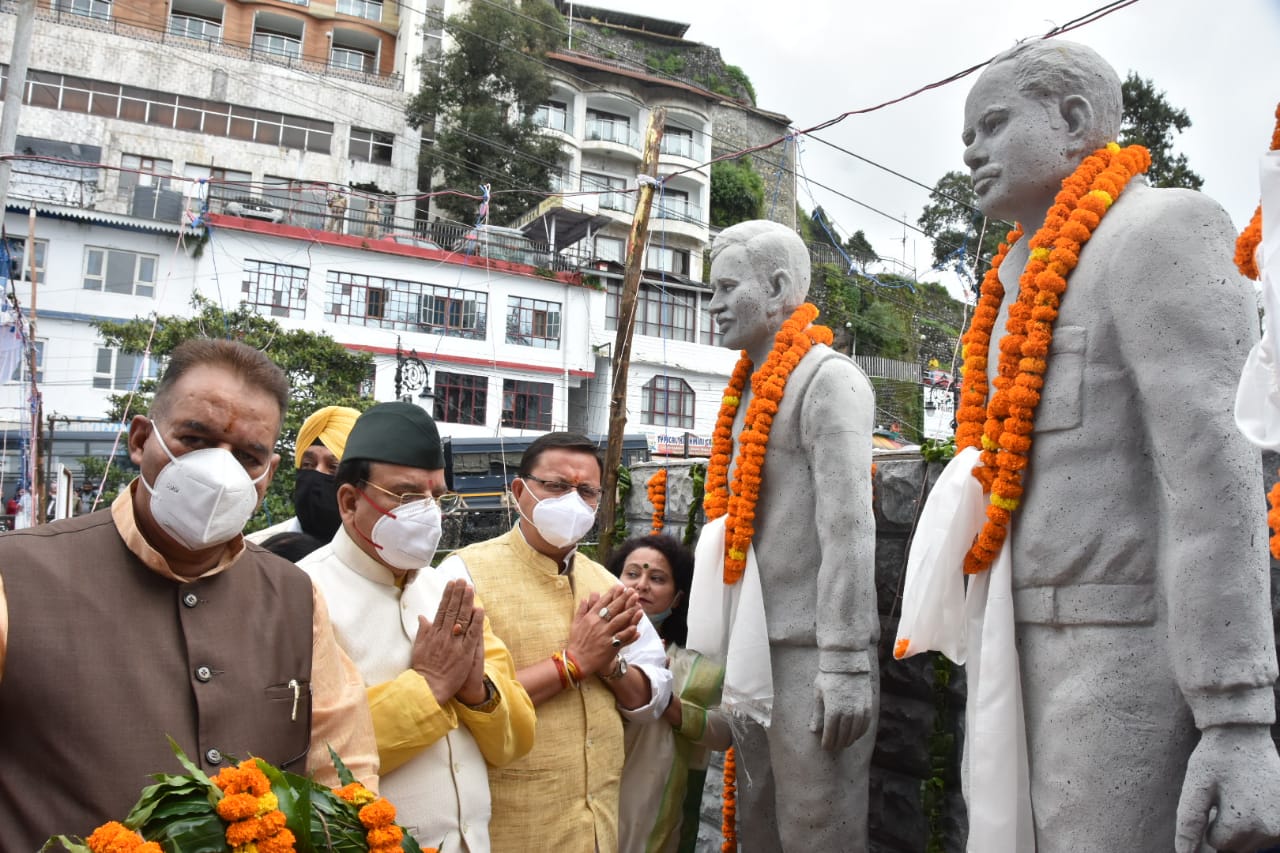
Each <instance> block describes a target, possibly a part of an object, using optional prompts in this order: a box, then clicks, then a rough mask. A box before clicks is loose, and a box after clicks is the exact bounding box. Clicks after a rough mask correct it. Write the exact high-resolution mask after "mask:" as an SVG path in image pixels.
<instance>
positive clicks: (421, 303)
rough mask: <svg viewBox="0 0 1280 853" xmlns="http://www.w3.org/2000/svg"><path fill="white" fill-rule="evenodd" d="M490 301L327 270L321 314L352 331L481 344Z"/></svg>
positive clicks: (477, 293) (469, 293) (465, 292)
mask: <svg viewBox="0 0 1280 853" xmlns="http://www.w3.org/2000/svg"><path fill="white" fill-rule="evenodd" d="M488 301H489V295H488V294H487V293H483V292H481V291H478V290H466V289H464V288H460V287H442V286H439V285H434V284H425V283H423V282H418V281H405V280H403V279H392V278H382V277H380V276H372V275H363V274H361V273H350V272H338V271H336V270H330V271H329V273H328V276H327V279H326V293H325V315H326V316H328V317H329V318H331V319H332V320H334V321H335V322H339V323H350V324H351V325H354V326H378V327H381V328H384V329H398V330H401V331H406V332H431V333H432V334H437V335H447V336H449V337H451V338H466V339H468V340H484V337H485V330H486V328H487V321H486V318H487V316H488V304H489V302H488Z"/></svg>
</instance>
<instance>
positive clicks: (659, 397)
mask: <svg viewBox="0 0 1280 853" xmlns="http://www.w3.org/2000/svg"><path fill="white" fill-rule="evenodd" d="M641 396H642V398H643V401H644V409H643V411H642V413H641V416H640V419H641V422H642V423H646V424H654V425H655V426H666V427H675V428H677V429H693V409H694V394H693V388H691V387H689V383H688V382H685V381H684V380H683V379H680V378H679V377H676V376H654V377H653V378H652V379H650V380H649V381H648V382H646V383H645V384H644V385H643V387H642V388H641Z"/></svg>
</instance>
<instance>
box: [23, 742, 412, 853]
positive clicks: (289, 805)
mask: <svg viewBox="0 0 1280 853" xmlns="http://www.w3.org/2000/svg"><path fill="white" fill-rule="evenodd" d="M169 745H170V746H171V747H172V748H173V752H174V755H176V756H177V757H178V761H179V762H181V763H182V766H183V767H184V768H186V770H187V773H186V774H185V775H172V774H168V773H157V774H155V775H154V776H153V777H152V778H154V779H155V780H156V784H154V785H151V786H149V787H147V788H144V789H143V791H142V794H141V795H140V796H139V797H138V802H137V805H135V806H134V807H133V811H131V812H129V815H128V816H127V817H126V818H125V819H124V821H123V822H117V821H110V822H108V823H105V824H103V825H102V826H100V827H98V828H97V829H96V830H94V831H93V832H92V833H91V834H90V835H89V837H88V838H87V839H72V838H68V837H67V836H65V835H59V836H55V837H54V838H51V839H49V841H48V843H46V844H45V846H44V848H43V849H45V850H56V849H59V846H61V848H62V849H65V850H68V851H71V853H434V849H432V850H427V851H423V849H422V848H421V847H419V846H418V843H417V842H416V841H414V839H413V836H411V835H409V833H407V832H405V831H404V830H403V829H402V828H401V827H399V826H397V825H396V823H395V817H396V810H395V807H394V806H392V805H391V803H389V802H387V801H386V800H385V799H383V798H381V797H379V796H378V795H377V794H374V793H373V792H372V791H370V790H369V789H368V788H365V787H364V786H363V785H361V784H360V783H359V782H357V781H355V778H354V777H353V776H352V774H351V771H350V770H348V769H347V766H346V765H345V764H343V763H342V760H341V759H340V758H338V755H337V754H336V753H335V752H334V751H333V750H332V749H330V750H329V754H330V755H331V756H333V763H334V766H335V767H337V769H338V778H339V779H340V780H341V781H342V783H343V784H342V787H340V788H328V787H326V786H325V785H322V784H320V783H319V782H316V781H314V780H312V779H308V778H306V777H305V776H298V775H296V774H293V773H286V772H284V771H282V770H280V769H278V768H276V767H272V766H271V765H270V764H268V763H267V762H265V761H263V760H262V759H260V758H249V759H247V760H245V761H242V762H240V764H239V765H238V766H234V767H227V768H225V769H223V770H222V771H221V772H220V773H218V775H217V776H214V777H213V778H210V777H209V776H207V775H205V773H204V772H203V771H202V770H201V769H200V768H199V767H197V766H196V765H195V764H193V763H192V762H191V760H190V759H188V758H187V756H186V755H185V754H184V753H183V752H182V750H181V748H179V747H178V745H177V743H175V742H174V741H173V739H172V738H170V740H169Z"/></svg>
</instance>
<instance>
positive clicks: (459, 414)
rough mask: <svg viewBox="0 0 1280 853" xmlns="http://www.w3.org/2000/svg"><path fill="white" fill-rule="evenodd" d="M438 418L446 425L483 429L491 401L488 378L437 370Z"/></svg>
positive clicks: (436, 395) (436, 406)
mask: <svg viewBox="0 0 1280 853" xmlns="http://www.w3.org/2000/svg"><path fill="white" fill-rule="evenodd" d="M435 380H436V383H435V385H436V387H435V392H434V393H435V398H436V404H435V412H434V415H435V419H436V420H437V421H440V422H441V423H446V424H473V425H477V426H483V425H484V422H485V407H486V406H487V405H488V402H489V377H487V376H475V375H473V374H470V373H448V372H446V371H443V370H437V371H436V376H435Z"/></svg>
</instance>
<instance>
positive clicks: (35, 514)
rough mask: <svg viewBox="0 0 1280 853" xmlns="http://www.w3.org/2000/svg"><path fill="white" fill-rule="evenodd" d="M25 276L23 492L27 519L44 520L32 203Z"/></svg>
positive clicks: (34, 241) (42, 406)
mask: <svg viewBox="0 0 1280 853" xmlns="http://www.w3.org/2000/svg"><path fill="white" fill-rule="evenodd" d="M25 251H26V256H25V257H26V259H27V269H28V270H29V273H28V277H29V278H30V279H31V305H30V307H29V308H28V310H27V373H28V378H29V379H30V380H31V480H30V484H31V485H30V486H29V487H28V488H27V493H28V494H30V495H31V522H32V524H43V523H44V504H45V494H44V477H43V476H41V475H42V474H43V473H44V471H43V469H42V468H41V467H40V446H41V443H42V442H41V440H40V438H41V430H42V429H43V428H44V401H43V400H42V399H41V396H40V386H39V385H38V384H37V383H36V368H37V367H39V365H40V362H39V359H38V358H37V353H36V286H37V284H38V282H37V281H36V206H35V205H34V204H33V205H31V209H30V210H29V211H28V212H27V244H26V248H25Z"/></svg>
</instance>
